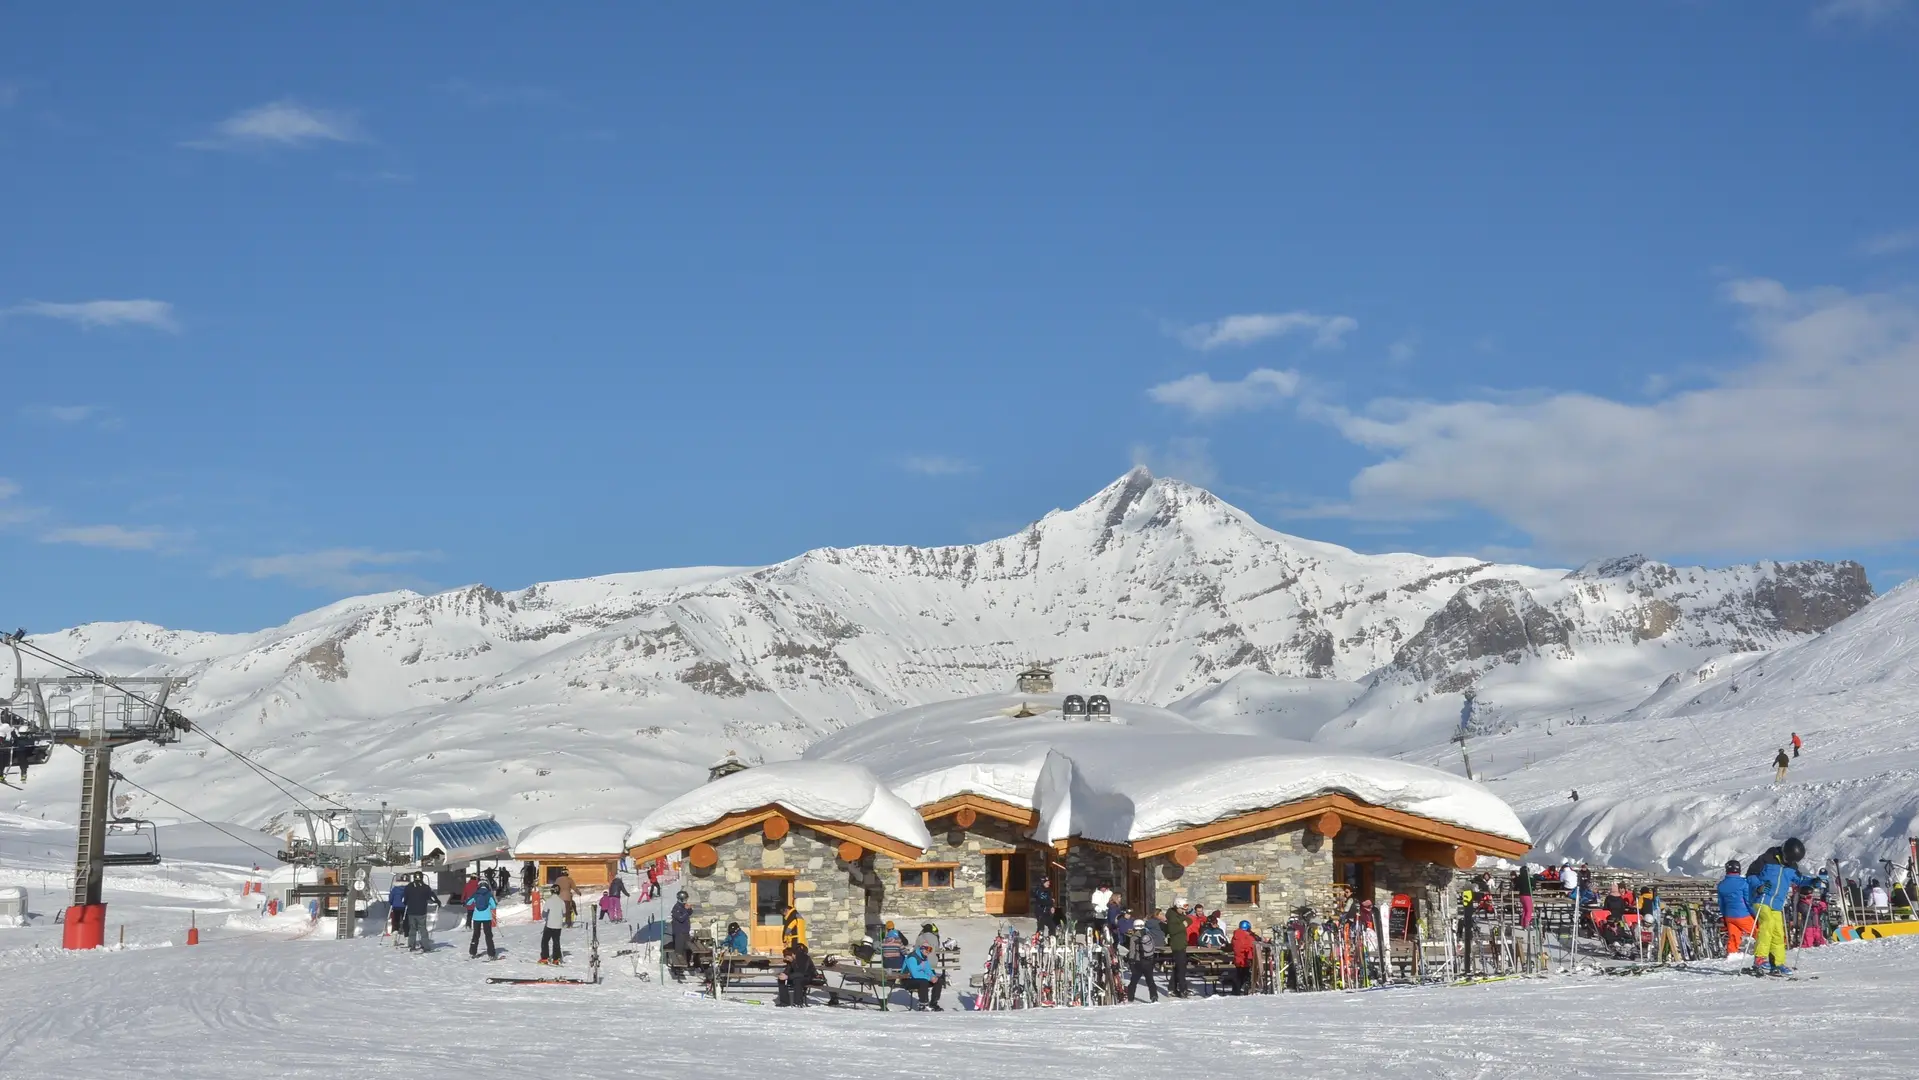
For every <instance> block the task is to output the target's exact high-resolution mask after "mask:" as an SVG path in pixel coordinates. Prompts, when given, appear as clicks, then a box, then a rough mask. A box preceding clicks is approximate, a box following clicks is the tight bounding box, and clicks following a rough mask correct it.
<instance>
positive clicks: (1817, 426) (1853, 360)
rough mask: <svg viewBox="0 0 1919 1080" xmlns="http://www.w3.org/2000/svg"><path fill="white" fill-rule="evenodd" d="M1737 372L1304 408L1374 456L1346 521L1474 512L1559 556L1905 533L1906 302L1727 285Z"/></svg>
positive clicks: (1911, 442) (1912, 506) (1918, 461)
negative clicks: (1747, 340)
mask: <svg viewBox="0 0 1919 1080" xmlns="http://www.w3.org/2000/svg"><path fill="white" fill-rule="evenodd" d="M1725 295H1726V297H1727V299H1728V300H1730V301H1731V302H1733V303H1734V304H1737V305H1739V306H1740V307H1742V308H1743V309H1744V315H1745V320H1746V325H1747V328H1748V329H1749V331H1750V333H1751V336H1752V338H1753V340H1754V342H1755V344H1756V346H1757V355H1756V357H1755V359H1754V360H1753V361H1752V362H1751V363H1750V364H1749V365H1748V366H1747V367H1745V368H1743V369H1741V370H1738V371H1734V372H1731V373H1729V374H1722V375H1721V376H1719V377H1718V378H1717V379H1715V380H1714V381H1713V382H1712V383H1711V384H1710V385H1707V386H1704V387H1699V388H1695V389H1689V390H1686V391H1683V392H1678V393H1674V394H1671V395H1670V396H1667V397H1664V398H1662V399H1660V400H1657V401H1654V402H1651V403H1648V404H1627V403H1623V402H1619V401H1613V400H1610V399H1607V398H1602V397H1596V396H1593V395H1589V394H1580V393H1548V394H1539V395H1533V396H1531V397H1526V398H1518V399H1499V400H1469V401H1455V402H1444V403H1442V402H1430V401H1380V402H1375V403H1374V404H1373V405H1371V406H1370V407H1369V408H1367V409H1366V410H1364V411H1363V412H1360V413H1353V412H1348V411H1346V410H1341V409H1331V408H1324V407H1316V408H1314V409H1313V410H1311V412H1312V414H1314V415H1318V416H1321V417H1323V418H1325V419H1327V420H1328V421H1330V422H1331V423H1333V424H1334V425H1336V426H1337V428H1338V430H1339V431H1340V432H1341V433H1342V434H1343V435H1345V436H1346V437H1347V438H1348V439H1350V440H1352V441H1353V442H1355V443H1358V444H1360V445H1362V446H1365V447H1367V448H1370V449H1372V450H1376V451H1378V452H1380V453H1381V454H1382V455H1383V456H1384V457H1385V460H1383V461H1381V462H1379V463H1378V464H1375V465H1372V466H1370V467H1368V468H1366V469H1364V470H1362V471H1361V472H1360V473H1359V475H1357V476H1356V477H1354V479H1353V481H1352V484H1351V496H1352V502H1351V504H1350V506H1349V507H1348V508H1347V511H1348V512H1349V513H1351V514H1355V515H1366V516H1377V517H1398V516H1408V515H1418V514H1421V513H1430V512H1432V511H1434V510H1435V509H1440V508H1446V507H1460V506H1470V507H1477V508H1479V509H1482V510H1485V511H1488V512H1490V513H1492V514H1495V515H1497V516H1499V517H1501V518H1503V519H1505V520H1506V521H1508V522H1510V523H1512V524H1513V525H1515V526H1517V527H1519V528H1521V529H1524V530H1525V531H1526V532H1527V533H1529V534H1530V536H1531V537H1532V540H1533V542H1534V544H1535V545H1536V546H1538V547H1540V548H1542V549H1544V550H1547V551H1551V552H1555V553H1560V554H1564V555H1579V556H1583V555H1591V554H1601V553H1609V552H1620V551H1632V550H1649V551H1656V552H1665V553H1672V554H1687V555H1705V554H1728V555H1735V554H1736V555H1753V554H1768V553H1777V552H1780V551H1790V550H1801V551H1803V550H1812V549H1818V548H1832V547H1842V546H1855V545H1868V544H1880V543H1890V542H1898V541H1905V540H1911V539H1913V538H1915V537H1919V499H1914V498H1912V496H1911V493H1913V492H1919V297H1915V296H1914V295H1912V294H1906V293H1878V294H1857V295H1855V294H1849V293H1845V292H1841V291H1838V290H1816V291H1810V292H1794V291H1791V290H1789V289H1787V288H1786V287H1785V286H1784V285H1782V284H1780V283H1779V282H1776V281H1768V280H1745V281H1735V282H1732V283H1730V284H1729V285H1728V286H1727V287H1726V289H1725Z"/></svg>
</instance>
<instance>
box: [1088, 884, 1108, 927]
mask: <svg viewBox="0 0 1919 1080" xmlns="http://www.w3.org/2000/svg"><path fill="white" fill-rule="evenodd" d="M1091 903H1092V908H1093V935H1094V937H1096V938H1097V937H1098V936H1099V935H1100V934H1102V933H1104V932H1105V931H1106V913H1107V911H1108V910H1110V909H1111V908H1112V906H1113V887H1112V885H1110V884H1108V883H1106V882H1104V881H1102V882H1100V883H1099V888H1097V889H1094V890H1093V897H1092V901H1091Z"/></svg>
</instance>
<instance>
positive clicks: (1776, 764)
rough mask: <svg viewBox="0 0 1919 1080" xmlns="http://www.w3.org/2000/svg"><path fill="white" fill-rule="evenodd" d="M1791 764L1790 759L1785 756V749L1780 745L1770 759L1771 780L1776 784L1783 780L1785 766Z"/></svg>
mask: <svg viewBox="0 0 1919 1080" xmlns="http://www.w3.org/2000/svg"><path fill="white" fill-rule="evenodd" d="M1791 764H1792V759H1791V758H1789V757H1787V756H1786V751H1785V749H1784V748H1783V747H1782V748H1781V749H1780V751H1779V753H1778V754H1776V755H1774V756H1773V759H1772V768H1773V774H1772V782H1773V783H1775V784H1777V783H1778V782H1779V781H1781V780H1784V779H1785V778H1786V766H1788V765H1791Z"/></svg>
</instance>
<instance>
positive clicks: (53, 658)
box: [7, 634, 350, 813]
mask: <svg viewBox="0 0 1919 1080" xmlns="http://www.w3.org/2000/svg"><path fill="white" fill-rule="evenodd" d="M7 642H8V643H9V644H11V645H13V646H14V647H15V648H20V649H25V650H26V651H27V652H29V653H31V654H33V655H34V656H35V657H37V658H39V659H41V660H45V661H46V662H48V663H50V664H53V665H55V666H57V667H60V668H62V669H64V670H66V671H69V672H72V673H73V674H75V675H81V676H85V677H86V678H89V679H97V680H99V681H100V682H103V683H105V684H106V685H108V686H111V687H113V688H114V689H116V690H118V691H120V692H121V693H123V694H125V695H127V696H128V697H130V698H132V699H133V700H135V701H138V702H140V703H141V704H143V705H146V706H148V707H149V708H153V709H159V710H161V711H163V712H164V711H168V710H166V708H165V707H164V706H162V705H161V704H160V703H159V702H157V701H154V700H153V699H152V698H149V697H147V696H146V695H145V694H142V693H139V692H138V691H135V690H131V689H128V688H127V687H125V686H122V685H120V684H119V683H117V682H115V681H114V680H113V679H112V678H109V677H108V676H106V675H104V674H102V673H100V672H98V671H94V670H93V669H91V668H88V667H85V666H84V665H81V664H78V663H75V662H74V661H71V660H68V659H66V658H65V657H62V656H58V655H55V654H54V653H51V652H48V651H47V650H45V649H43V648H41V647H40V646H38V645H35V644H33V643H32V642H29V641H27V640H26V638H25V637H24V636H21V635H17V634H16V635H9V636H8V637H7ZM187 730H189V731H193V732H197V733H198V734H200V735H203V736H205V737H206V740H207V741H208V742H210V743H212V744H213V745H215V746H217V747H219V748H220V749H222V750H225V751H226V752H227V753H229V754H232V755H233V756H234V757H235V758H237V759H238V760H239V762H240V763H241V764H242V765H245V766H246V767H247V768H249V769H252V770H253V771H254V772H255V773H257V774H259V776H260V778H261V779H262V780H265V781H266V782H267V783H269V784H272V785H273V786H274V787H276V788H279V790H280V793H281V794H283V795H285V796H286V797H287V798H289V799H292V800H293V801H294V802H295V803H298V804H299V806H300V808H301V809H303V810H306V811H308V812H309V813H315V812H316V811H314V810H313V808H312V807H311V806H308V805H307V804H306V802H305V801H304V800H302V799H301V798H300V797H299V796H298V795H295V794H293V792H291V791H288V790H287V789H286V788H285V787H284V786H282V785H281V784H280V783H278V782H277V781H275V780H274V777H279V779H280V780H284V781H286V782H287V783H289V784H292V785H293V786H294V787H297V788H299V789H300V790H302V791H304V792H306V793H307V794H309V795H312V796H313V797H314V798H316V799H319V800H320V801H321V802H325V803H331V804H333V806H334V807H336V808H338V809H341V810H346V809H350V808H349V807H348V806H347V805H346V804H345V803H343V802H340V801H339V800H338V799H335V798H333V797H331V796H328V795H322V794H320V793H319V792H317V791H315V790H313V789H312V788H310V787H308V786H306V785H305V784H302V783H300V782H299V781H298V780H295V779H293V778H292V777H290V776H286V775H283V774H281V773H278V772H274V770H272V769H270V768H268V767H267V766H265V765H264V764H261V763H259V762H257V761H254V760H253V759H252V758H249V757H247V756H246V755H245V754H243V753H241V752H240V751H238V750H235V749H234V748H233V747H231V746H228V745H227V744H226V743H223V742H221V741H220V740H219V739H216V738H214V737H213V734H212V733H211V732H208V731H207V730H206V729H204V728H202V727H201V726H200V725H198V724H191V723H190V724H189V725H188V728H187Z"/></svg>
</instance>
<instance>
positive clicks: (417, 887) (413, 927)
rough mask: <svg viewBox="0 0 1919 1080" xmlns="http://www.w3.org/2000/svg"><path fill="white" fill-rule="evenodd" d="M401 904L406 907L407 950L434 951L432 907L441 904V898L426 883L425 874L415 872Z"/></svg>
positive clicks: (407, 884) (408, 883) (407, 885)
mask: <svg viewBox="0 0 1919 1080" xmlns="http://www.w3.org/2000/svg"><path fill="white" fill-rule="evenodd" d="M401 905H402V906H403V907H405V909H406V951H407V952H432V951H433V934H432V928H433V923H432V919H433V911H432V909H434V908H436V907H438V906H440V898H439V896H438V895H436V894H435V893H434V891H433V889H432V887H431V886H429V885H428V884H427V883H426V876H425V875H423V874H415V875H413V880H411V881H409V882H407V883H406V894H405V897H404V898H403V899H402V900H401Z"/></svg>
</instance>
